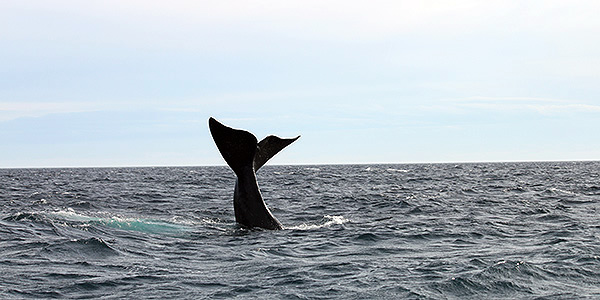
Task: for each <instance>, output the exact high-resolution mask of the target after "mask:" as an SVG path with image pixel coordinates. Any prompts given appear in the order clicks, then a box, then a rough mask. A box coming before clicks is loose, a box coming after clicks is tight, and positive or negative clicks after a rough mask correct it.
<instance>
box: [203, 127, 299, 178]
mask: <svg viewBox="0 0 600 300" xmlns="http://www.w3.org/2000/svg"><path fill="white" fill-rule="evenodd" d="M208 127H209V128H210V133H211V135H212V137H213V139H214V140H215V144H217V148H218V149H219V152H221V155H222V156H223V158H224V159H225V162H227V164H228V165H229V167H231V169H232V170H233V171H234V172H235V173H236V174H238V173H239V172H240V171H241V169H242V168H243V167H245V166H249V165H251V166H252V167H253V168H254V170H255V171H258V169H260V168H261V167H262V166H263V165H264V164H265V163H266V162H267V161H268V160H269V159H271V158H272V157H273V156H275V154H277V153H279V151H281V150H283V148H285V147H287V146H288V145H289V144H291V143H293V142H294V141H296V140H297V139H298V138H300V136H297V137H295V138H287V139H284V138H280V137H276V136H274V135H270V136H268V137H266V138H264V139H263V140H262V141H260V142H258V140H257V139H256V137H255V136H254V135H253V134H252V133H250V132H248V131H245V130H241V129H233V128H231V127H228V126H225V125H223V124H221V123H220V122H219V121H217V120H215V119H214V118H212V117H211V118H210V119H208Z"/></svg>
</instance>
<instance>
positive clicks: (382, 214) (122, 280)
mask: <svg viewBox="0 0 600 300" xmlns="http://www.w3.org/2000/svg"><path fill="white" fill-rule="evenodd" d="M599 170H600V162H545V163H542V162H535V163H474V164H406V165H332V166H265V167H264V168H263V169H261V170H260V172H259V174H258V175H259V176H258V181H259V185H260V187H261V190H262V193H263V197H264V198H265V201H266V202H267V204H268V206H269V207H270V208H271V211H272V212H273V214H274V215H275V216H276V217H277V218H278V219H279V220H280V221H281V222H282V223H283V224H284V226H285V229H284V230H279V231H267V230H248V229H245V228H241V227H240V226H238V225H236V223H235V221H234V214H233V203H232V201H233V200H232V197H233V196H232V194H233V188H234V182H235V178H234V175H233V172H232V171H231V170H229V169H228V168H227V167H225V166H223V167H161V168H75V169H2V170H0V208H1V215H0V271H1V272H0V298H1V299H25V298H33V299H40V298H105V299H113V298H114V299H122V298H137V299H165V298H183V299H231V298H239V299H340V298H341V299H368V298H377V299H582V298H583V299H585V298H589V299H594V298H596V299H597V298H600V217H599V213H600V175H599Z"/></svg>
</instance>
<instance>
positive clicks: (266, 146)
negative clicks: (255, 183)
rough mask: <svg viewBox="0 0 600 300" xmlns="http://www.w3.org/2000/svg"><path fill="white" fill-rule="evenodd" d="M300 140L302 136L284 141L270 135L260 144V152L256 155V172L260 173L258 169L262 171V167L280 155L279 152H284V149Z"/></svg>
mask: <svg viewBox="0 0 600 300" xmlns="http://www.w3.org/2000/svg"><path fill="white" fill-rule="evenodd" d="M299 138H300V136H297V137H295V138H291V139H283V138H280V137H276V136H274V135H270V136H268V137H266V138H264V139H263V140H262V141H260V142H258V150H257V151H256V154H255V155H254V171H258V169H260V167H262V166H263V165H264V164H265V163H266V162H267V161H268V160H269V159H271V158H272V157H273V156H275V154H277V153H279V151H281V150H283V148H285V147H287V146H288V145H289V144H291V143H293V142H295V141H296V140H297V139H299Z"/></svg>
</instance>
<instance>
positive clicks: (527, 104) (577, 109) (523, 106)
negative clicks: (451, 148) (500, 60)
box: [424, 96, 600, 115]
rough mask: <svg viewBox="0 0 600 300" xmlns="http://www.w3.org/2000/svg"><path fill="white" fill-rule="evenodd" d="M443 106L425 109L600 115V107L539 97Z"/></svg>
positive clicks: (453, 102) (476, 100)
mask: <svg viewBox="0 0 600 300" xmlns="http://www.w3.org/2000/svg"><path fill="white" fill-rule="evenodd" d="M440 102H441V104H437V105H431V106H426V107H424V108H425V109H430V110H431V109H433V110H444V111H447V112H454V113H469V112H472V111H488V112H494V111H495V112H536V113H539V114H543V115H560V114H567V113H599V112H600V105H594V104H587V103H580V102H578V101H575V100H565V99H555V98H537V97H486V96H477V97H467V98H462V99H452V100H449V99H447V100H442V101H440Z"/></svg>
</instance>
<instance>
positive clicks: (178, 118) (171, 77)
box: [0, 0, 600, 168]
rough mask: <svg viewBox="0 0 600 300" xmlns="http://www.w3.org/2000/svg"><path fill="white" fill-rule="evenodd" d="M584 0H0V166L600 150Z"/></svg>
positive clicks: (557, 156) (593, 5)
mask: <svg viewBox="0 0 600 300" xmlns="http://www.w3.org/2000/svg"><path fill="white" fill-rule="evenodd" d="M598 12H600V2H598V1H552V0H544V1H527V0H525V1H401V0H400V1H377V0H375V1H373V0H371V1H351V0H345V1H337V0H336V1H313V0H304V1H277V0H272V1H271V0H267V1H253V0H249V1H230V0H219V1H178V0H175V1H148V0H144V1H141V0H139V1H138V0H135V1H134V0H119V1H111V0H103V1H94V0H92V1H76V0H55V1H36V0H34V1H19V0H3V1H1V2H0V43H1V44H2V47H0V66H1V68H0V168H2V167H51V166H54V167H58V166H155V165H222V164H224V162H223V160H222V158H221V156H220V154H219V153H218V151H217V149H216V147H215V146H214V143H213V141H212V138H211V137H210V134H209V131H208V127H207V119H208V117H209V116H214V117H215V118H217V119H218V120H220V121H222V122H224V123H225V124H228V125H230V126H232V127H236V128H244V129H247V130H249V131H251V132H253V133H255V134H256V135H257V137H258V138H259V139H260V138H262V137H264V136H266V135H268V134H275V135H279V136H282V137H291V136H296V135H298V134H300V135H302V137H301V138H300V139H299V140H298V141H297V142H295V143H294V144H292V145H291V146H290V147H288V148H287V149H286V150H284V151H283V152H282V153H281V154H279V155H278V156H277V157H276V158H275V159H274V160H273V162H272V163H275V164H288V163H305V164H311V163H331V164H335V163H375V162H386V163H410V162H464V161H469V162H470V161H521V160H598V159H600V139H598V131H599V130H600V98H599V95H600V84H599V82H600V39H599V38H598V37H599V36H600V18H598Z"/></svg>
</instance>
